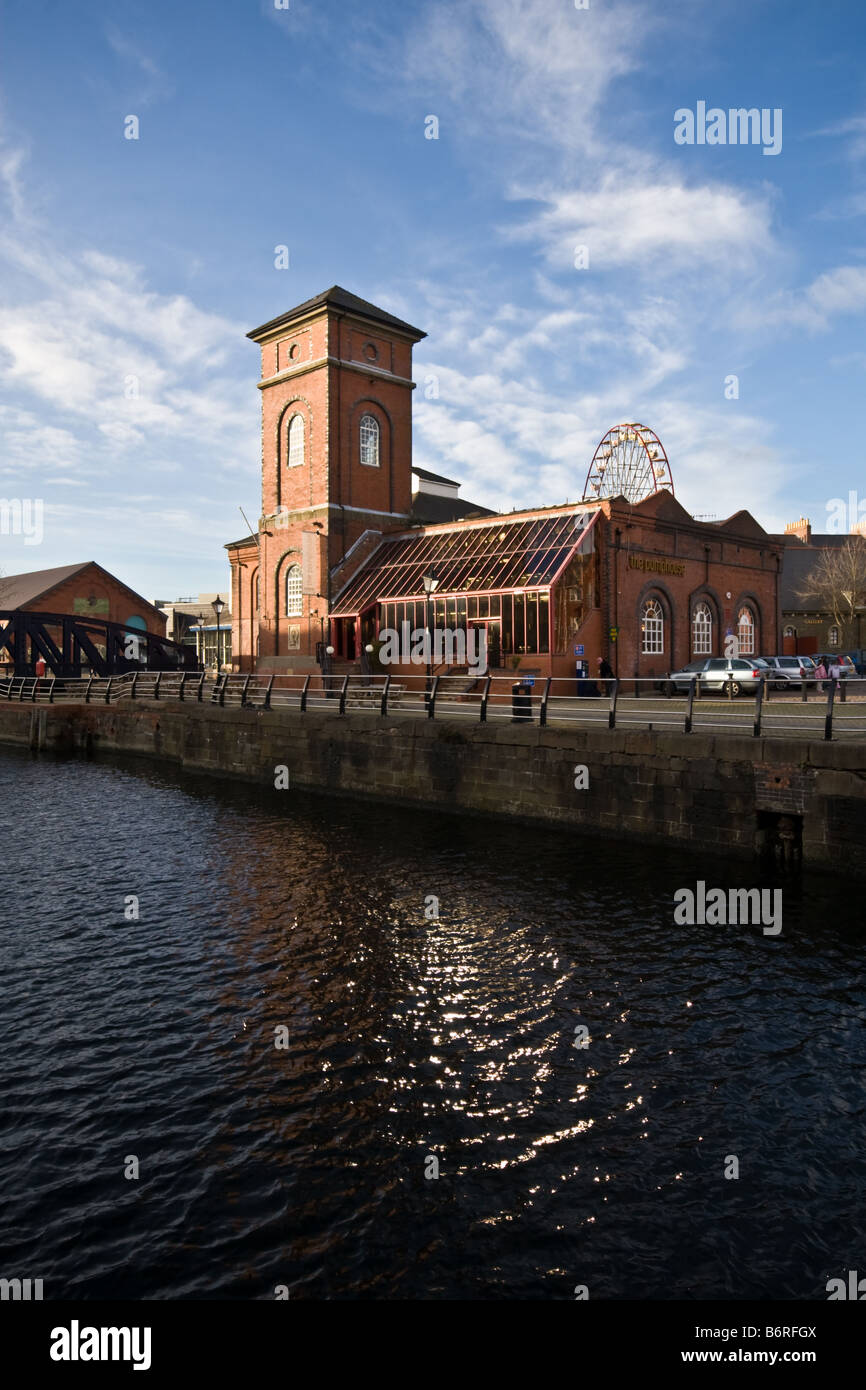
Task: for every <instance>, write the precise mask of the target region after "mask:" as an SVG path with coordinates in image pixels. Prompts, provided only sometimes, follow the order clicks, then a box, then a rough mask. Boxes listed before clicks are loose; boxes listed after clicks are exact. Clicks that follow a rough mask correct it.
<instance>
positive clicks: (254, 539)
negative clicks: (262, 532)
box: [223, 535, 259, 550]
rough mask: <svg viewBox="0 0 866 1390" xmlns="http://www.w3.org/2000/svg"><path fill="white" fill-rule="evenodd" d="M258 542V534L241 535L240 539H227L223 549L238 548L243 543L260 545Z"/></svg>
mask: <svg viewBox="0 0 866 1390" xmlns="http://www.w3.org/2000/svg"><path fill="white" fill-rule="evenodd" d="M258 543H259V539H258V536H250V535H246V536H241V538H240V540H239V541H227V542H226V544H225V545H224V546H223V550H236V549H237V548H238V546H242V545H258Z"/></svg>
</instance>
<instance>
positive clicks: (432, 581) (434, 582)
mask: <svg viewBox="0 0 866 1390" xmlns="http://www.w3.org/2000/svg"><path fill="white" fill-rule="evenodd" d="M421 582H422V584H423V585H424V594H425V596H426V616H427V691H426V698H427V699H428V700H429V698H430V687H431V683H432V680H433V625H432V623H431V622H430V614H431V611H432V600H433V595H434V594H435V592H436V590H437V589H438V588H439V580H438V578H437V575H436V571H435V569H433V567H432V566H431V567H430V569H429V570H428V571H427V573H426V574H425V575H424V576H423V578H422V580H421Z"/></svg>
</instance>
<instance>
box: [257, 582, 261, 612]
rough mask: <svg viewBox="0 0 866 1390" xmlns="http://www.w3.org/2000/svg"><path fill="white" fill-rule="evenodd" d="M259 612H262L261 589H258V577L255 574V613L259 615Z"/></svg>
mask: <svg viewBox="0 0 866 1390" xmlns="http://www.w3.org/2000/svg"><path fill="white" fill-rule="evenodd" d="M261 611H262V595H261V589H260V588H259V576H258V574H256V612H257V613H260V612H261Z"/></svg>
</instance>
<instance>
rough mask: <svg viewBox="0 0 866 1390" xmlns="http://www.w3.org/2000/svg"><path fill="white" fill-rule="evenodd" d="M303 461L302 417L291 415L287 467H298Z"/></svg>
mask: <svg viewBox="0 0 866 1390" xmlns="http://www.w3.org/2000/svg"><path fill="white" fill-rule="evenodd" d="M303 461H304V417H303V415H293V416H292V418H291V420H290V421H289V468H298V467H299V466H300V465H301V464H302V463H303Z"/></svg>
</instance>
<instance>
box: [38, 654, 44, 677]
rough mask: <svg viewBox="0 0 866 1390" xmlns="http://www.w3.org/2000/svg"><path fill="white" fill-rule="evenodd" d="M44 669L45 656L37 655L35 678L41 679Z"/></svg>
mask: <svg viewBox="0 0 866 1390" xmlns="http://www.w3.org/2000/svg"><path fill="white" fill-rule="evenodd" d="M45 670H46V667H45V657H44V656H39V657H37V658H36V679H37V680H41V679H42V677H43V676H44V675H45Z"/></svg>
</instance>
